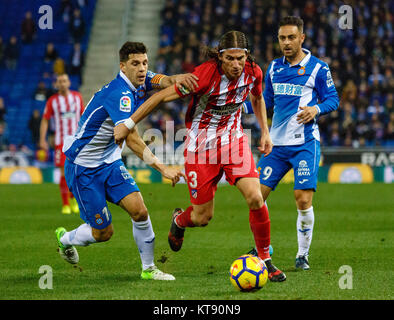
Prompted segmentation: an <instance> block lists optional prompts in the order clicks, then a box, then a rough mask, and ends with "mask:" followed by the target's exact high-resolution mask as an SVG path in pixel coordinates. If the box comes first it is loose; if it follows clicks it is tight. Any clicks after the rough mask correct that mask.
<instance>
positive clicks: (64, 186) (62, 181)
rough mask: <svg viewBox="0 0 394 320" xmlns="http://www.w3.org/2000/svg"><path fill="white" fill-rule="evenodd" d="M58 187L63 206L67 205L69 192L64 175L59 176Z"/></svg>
mask: <svg viewBox="0 0 394 320" xmlns="http://www.w3.org/2000/svg"><path fill="white" fill-rule="evenodd" d="M59 187H60V195H61V196H62V202H63V206H66V205H69V204H70V203H69V201H68V196H69V193H70V190H68V186H67V182H66V178H65V177H60V182H59Z"/></svg>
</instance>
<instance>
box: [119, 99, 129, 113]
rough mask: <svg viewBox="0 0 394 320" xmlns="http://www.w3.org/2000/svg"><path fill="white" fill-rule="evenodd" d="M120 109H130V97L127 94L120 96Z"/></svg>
mask: <svg viewBox="0 0 394 320" xmlns="http://www.w3.org/2000/svg"><path fill="white" fill-rule="evenodd" d="M120 111H123V112H130V111H131V99H130V97H129V96H123V97H122V98H120Z"/></svg>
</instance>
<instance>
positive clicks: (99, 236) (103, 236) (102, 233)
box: [92, 225, 114, 242]
mask: <svg viewBox="0 0 394 320" xmlns="http://www.w3.org/2000/svg"><path fill="white" fill-rule="evenodd" d="M92 234H93V237H94V239H95V240H96V241H97V242H105V241H108V240H109V239H111V237H112V235H113V234H114V229H113V227H112V225H109V226H108V227H106V228H104V229H102V230H100V229H93V231H92Z"/></svg>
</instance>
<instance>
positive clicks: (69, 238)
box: [60, 216, 155, 270]
mask: <svg viewBox="0 0 394 320" xmlns="http://www.w3.org/2000/svg"><path fill="white" fill-rule="evenodd" d="M132 222H133V236H134V240H135V242H136V244H137V247H138V251H139V252H140V256H141V262H142V269H143V270H145V269H147V268H149V267H152V266H154V265H155V263H154V248H155V233H154V232H153V228H152V223H151V221H150V217H149V216H148V219H147V220H146V221H139V222H136V221H133V220H132ZM60 241H61V243H62V244H63V245H65V246H88V245H89V244H91V243H95V242H97V241H96V239H94V237H93V234H92V227H91V226H89V225H88V224H86V223H84V224H82V225H80V226H79V227H78V228H76V229H74V230H72V231H69V232H66V233H65V234H64V235H63V236H62V237H61V238H60Z"/></svg>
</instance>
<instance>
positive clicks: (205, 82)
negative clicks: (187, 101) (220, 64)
mask: <svg viewBox="0 0 394 320" xmlns="http://www.w3.org/2000/svg"><path fill="white" fill-rule="evenodd" d="M215 70H216V66H215V65H214V64H213V63H212V62H210V61H208V62H205V63H203V64H200V65H199V66H197V67H196V68H195V69H194V71H193V72H192V74H194V75H195V76H197V78H198V80H197V84H198V87H197V88H195V90H194V91H193V92H190V90H188V89H187V88H185V87H181V88H178V86H177V85H176V84H175V85H174V86H175V91H176V92H177V93H178V95H179V97H181V98H184V97H186V96H188V95H189V94H191V93H193V95H200V94H203V93H205V91H206V90H207V89H208V88H209V85H210V81H211V79H212V77H213V75H214V72H215Z"/></svg>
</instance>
